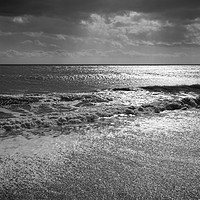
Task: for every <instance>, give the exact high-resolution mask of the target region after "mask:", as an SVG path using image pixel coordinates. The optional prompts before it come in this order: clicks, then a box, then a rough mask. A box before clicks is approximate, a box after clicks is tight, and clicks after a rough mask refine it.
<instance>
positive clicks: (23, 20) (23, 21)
mask: <svg viewBox="0 0 200 200" xmlns="http://www.w3.org/2000/svg"><path fill="white" fill-rule="evenodd" d="M12 21H13V22H14V23H17V24H26V23H28V22H29V21H28V17H26V16H23V17H21V16H20V17H14V18H13V20H12Z"/></svg>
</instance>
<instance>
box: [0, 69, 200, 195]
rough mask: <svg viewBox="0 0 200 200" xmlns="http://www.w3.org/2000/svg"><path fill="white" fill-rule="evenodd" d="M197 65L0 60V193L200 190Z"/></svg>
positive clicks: (179, 192) (199, 73) (187, 192)
mask: <svg viewBox="0 0 200 200" xmlns="http://www.w3.org/2000/svg"><path fill="white" fill-rule="evenodd" d="M199 147H200V65H23V66H22V65H5V66H3V65H1V66H0V199H200V184H199V183H200V148H199Z"/></svg>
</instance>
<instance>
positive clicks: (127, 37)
mask: <svg viewBox="0 0 200 200" xmlns="http://www.w3.org/2000/svg"><path fill="white" fill-rule="evenodd" d="M81 23H82V25H84V26H85V28H86V29H87V30H88V33H89V35H90V37H93V38H95V39H96V38H99V40H102V41H105V40H106V41H111V42H112V43H113V44H116V45H118V47H119V46H121V47H124V46H130V45H131V46H138V45H157V44H162V43H166V41H165V40H164V41H163V40H162V39H164V38H160V37H157V36H158V35H162V34H164V33H165V34H167V31H168V29H170V28H172V27H173V24H172V23H169V22H168V21H164V20H155V19H151V18H150V16H149V15H147V14H142V13H136V12H126V13H125V14H123V15H109V16H105V15H99V14H91V16H90V18H89V19H88V20H82V22H81ZM166 37H167V36H166ZM171 37H172V38H173V34H172V35H171ZM156 38H158V40H157V39H156ZM160 39H161V40H160ZM96 40H97V39H96ZM169 45H170V43H169Z"/></svg>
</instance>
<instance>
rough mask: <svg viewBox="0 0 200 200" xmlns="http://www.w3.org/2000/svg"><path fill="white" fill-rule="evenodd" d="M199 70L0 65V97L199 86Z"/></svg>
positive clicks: (187, 67) (181, 67)
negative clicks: (113, 88) (169, 86)
mask: <svg viewBox="0 0 200 200" xmlns="http://www.w3.org/2000/svg"><path fill="white" fill-rule="evenodd" d="M199 67H200V66H199V65H96V66H95V65H75V66H73V65H67V66H63V65H62V66H59V65H50V66H48V65H23V66H20V65H15V66H14V65H11V66H3V65H2V66H0V93H14V94H16V93H50V92H66V93H67V92H89V91H92V90H96V89H108V88H112V87H141V86H150V85H151V86H154V85H161V86H162V85H185V84H188V85H191V84H200V69H199Z"/></svg>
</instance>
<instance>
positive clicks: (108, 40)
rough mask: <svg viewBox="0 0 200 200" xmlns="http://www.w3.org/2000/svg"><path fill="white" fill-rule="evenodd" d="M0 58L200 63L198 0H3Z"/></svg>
mask: <svg viewBox="0 0 200 200" xmlns="http://www.w3.org/2000/svg"><path fill="white" fill-rule="evenodd" d="M0 63H2V64H4V63H30V64H31V63H35V64H37V63H52V64H53V63H63V64H64V63H66V64H74V63H77V64H78V63H97V64H101V63H133V64H149V63H151V64H167V63H171V64H174V63H176V64H190V63H192V64H198V63H200V0H1V1H0Z"/></svg>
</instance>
